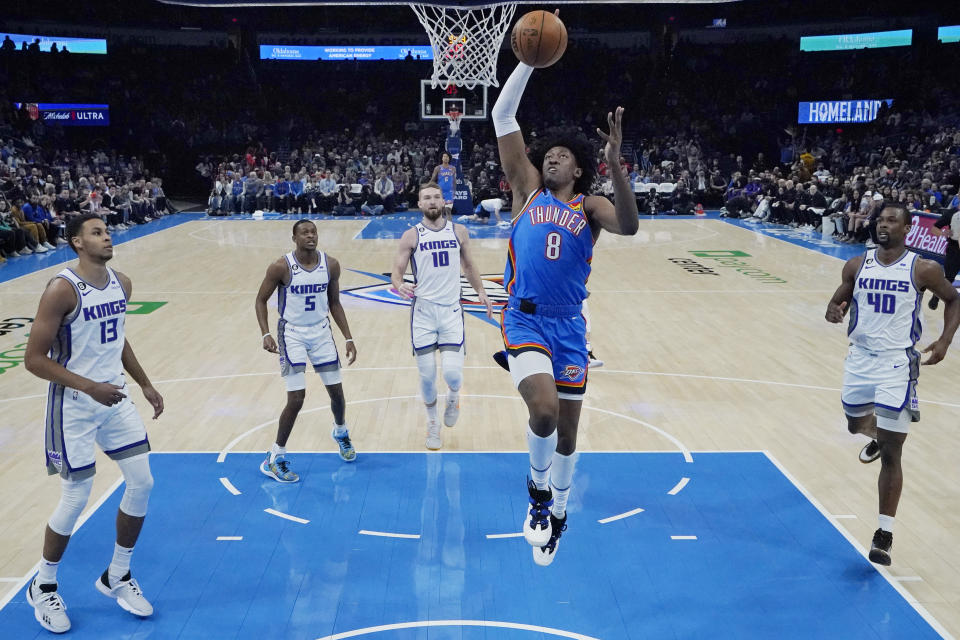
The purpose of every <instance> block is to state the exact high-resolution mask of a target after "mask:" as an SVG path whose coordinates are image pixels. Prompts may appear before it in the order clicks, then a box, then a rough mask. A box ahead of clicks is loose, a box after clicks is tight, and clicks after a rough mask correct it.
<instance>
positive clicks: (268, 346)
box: [263, 335, 280, 353]
mask: <svg viewBox="0 0 960 640" xmlns="http://www.w3.org/2000/svg"><path fill="white" fill-rule="evenodd" d="M263 349H264V351H269V352H270V353H280V349H278V348H277V341H276V340H274V339H273V336H271V335H265V336H263Z"/></svg>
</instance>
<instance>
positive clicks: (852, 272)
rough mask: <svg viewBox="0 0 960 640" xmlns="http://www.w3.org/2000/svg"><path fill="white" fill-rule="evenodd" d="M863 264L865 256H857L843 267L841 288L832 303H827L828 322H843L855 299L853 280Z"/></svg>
mask: <svg viewBox="0 0 960 640" xmlns="http://www.w3.org/2000/svg"><path fill="white" fill-rule="evenodd" d="M862 263H863V256H855V257H853V258H850V259H849V260H847V262H846V264H844V265H843V275H842V276H841V278H842V281H841V282H840V286H839V287H837V290H836V291H834V293H833V297H832V298H830V302H828V303H827V312H826V314H824V317H825V318H826V319H827V322H833V323H839V322H843V316H844V315H845V314H846V313H847V308H848V307H849V306H850V300H852V299H853V279H854V278H856V277H857V271H859V270H860V265H861V264H862Z"/></svg>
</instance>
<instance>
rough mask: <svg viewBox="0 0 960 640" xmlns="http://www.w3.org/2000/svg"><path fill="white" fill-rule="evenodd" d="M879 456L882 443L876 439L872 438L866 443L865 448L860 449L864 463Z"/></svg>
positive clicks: (861, 459) (861, 460) (868, 462)
mask: <svg viewBox="0 0 960 640" xmlns="http://www.w3.org/2000/svg"><path fill="white" fill-rule="evenodd" d="M879 457H880V443H878V442H877V441H876V440H871V441H870V442H868V443H867V444H865V445H864V447H863V449H860V462H862V463H863V464H870V463H871V462H873V461H874V460H876V459H877V458H879Z"/></svg>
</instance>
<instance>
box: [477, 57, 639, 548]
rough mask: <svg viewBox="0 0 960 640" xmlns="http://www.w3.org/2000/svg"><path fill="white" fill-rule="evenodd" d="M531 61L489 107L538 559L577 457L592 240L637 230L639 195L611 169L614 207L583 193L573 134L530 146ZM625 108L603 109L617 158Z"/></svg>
mask: <svg viewBox="0 0 960 640" xmlns="http://www.w3.org/2000/svg"><path fill="white" fill-rule="evenodd" d="M532 72H533V67H530V66H527V65H525V64H523V63H520V64H519V65H518V66H517V68H516V70H514V72H513V73H512V74H511V76H510V78H509V79H508V80H507V82H506V83H505V84H504V86H503V89H501V91H500V95H499V97H498V98H497V102H496V104H495V105H494V107H493V111H492V117H493V124H494V128H495V130H496V134H497V143H498V145H499V148H500V163H501V165H502V166H503V170H504V172H505V173H506V176H507V180H508V181H509V182H510V185H511V186H512V188H513V230H512V232H511V236H510V244H509V251H508V256H507V265H506V270H505V272H504V277H503V282H504V286H505V288H506V289H507V293H509V295H510V299H509V302H508V303H507V305H506V307H505V308H504V310H503V319H502V328H503V341H504V344H505V345H506V348H507V354H508V360H509V365H510V374H511V375H512V376H513V380H514V384H516V385H517V389H518V390H519V391H520V395H521V396H523V400H524V402H525V403H526V405H527V411H528V412H529V416H530V417H529V422H528V428H527V443H528V447H529V452H530V477H529V478H528V479H527V491H528V493H529V496H530V508H529V510H528V511H525V513H524V522H523V533H524V537H525V538H526V539H527V542H528V543H530V544H531V545H533V559H534V561H535V562H536V563H537V564H539V565H548V564H550V563H551V562H552V561H553V558H554V553H555V552H556V549H557V544H558V543H559V540H560V535H561V534H562V533H563V531H564V530H565V529H566V527H567V513H566V504H567V497H568V496H569V493H570V487H571V485H572V480H573V470H574V466H575V464H576V448H577V424H578V422H579V420H580V407H581V401H582V399H583V394H584V392H585V391H586V385H587V366H588V356H587V346H586V339H585V332H586V326H585V322H584V319H583V315H582V303H583V300H584V298H586V296H587V289H586V283H587V278H588V277H589V275H590V262H591V260H592V258H593V245H594V243H595V242H596V241H597V237H598V236H599V235H600V232H601V231H603V230H606V231H609V232H610V233H616V234H619V235H633V234H635V233H636V232H637V228H638V225H639V221H638V217H637V203H636V199H635V198H634V196H633V190H632V189H631V187H630V185H629V183H628V182H627V179H626V178H625V177H624V176H623V175H621V173H620V172H619V171H614V172H612V173H613V175H612V179H613V186H614V194H615V196H616V203H617V204H616V206H614V205H613V204H612V203H611V202H610V201H609V200H607V199H606V198H603V197H599V196H591V195H587V192H588V190H589V189H590V185H591V184H592V182H593V177H594V175H595V173H596V167H595V164H594V157H595V154H594V152H593V149H591V148H590V145H589V143H587V141H586V140H581V139H579V138H577V137H575V136H567V137H558V138H556V139H552V140H545V141H543V142H541V143H540V144H538V145H537V146H536V147H535V148H534V149H532V150H531V154H530V156H529V157H528V156H527V152H526V144H525V142H524V139H523V134H522V133H521V131H520V125H519V124H517V120H516V113H517V107H518V106H519V103H520V97H521V95H522V94H523V89H524V87H525V86H526V83H527V80H528V79H529V78H530V74H531V73H532ZM622 117H623V108H622V107H617V109H616V111H614V112H611V113H609V114H608V115H607V122H608V125H609V133H604V132H603V131H601V130H600V129H597V133H598V134H599V135H600V137H601V138H603V140H605V141H606V146H605V148H604V157H605V158H606V160H607V163H608V164H609V165H611V166H617V163H619V162H620V143H621V140H622V138H623V134H622V124H621V123H622Z"/></svg>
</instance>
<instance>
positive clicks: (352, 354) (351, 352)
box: [347, 340, 357, 364]
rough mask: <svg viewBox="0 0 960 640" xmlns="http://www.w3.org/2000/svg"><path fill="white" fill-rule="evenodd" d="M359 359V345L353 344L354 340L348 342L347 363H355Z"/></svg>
mask: <svg viewBox="0 0 960 640" xmlns="http://www.w3.org/2000/svg"><path fill="white" fill-rule="evenodd" d="M356 359H357V347H356V346H355V345H354V344H353V340H351V341H350V342H348V343H347V364H353V363H354V361H355V360H356Z"/></svg>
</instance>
